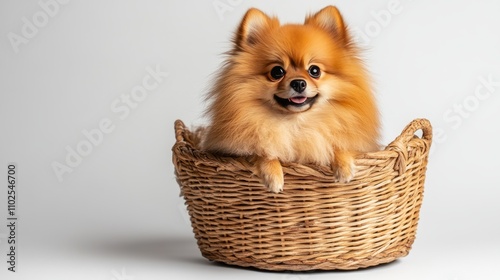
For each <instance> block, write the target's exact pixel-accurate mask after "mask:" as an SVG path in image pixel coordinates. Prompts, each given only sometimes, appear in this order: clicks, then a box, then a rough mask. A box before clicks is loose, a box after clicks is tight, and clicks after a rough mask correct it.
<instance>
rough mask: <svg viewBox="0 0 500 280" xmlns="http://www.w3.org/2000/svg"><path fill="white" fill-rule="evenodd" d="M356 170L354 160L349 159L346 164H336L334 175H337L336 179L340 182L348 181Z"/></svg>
mask: <svg viewBox="0 0 500 280" xmlns="http://www.w3.org/2000/svg"><path fill="white" fill-rule="evenodd" d="M355 173H356V171H355V166H354V162H353V161H351V162H350V163H348V164H342V165H339V166H337V170H336V172H335V176H336V177H337V181H338V182H340V183H349V182H350V181H351V180H352V178H354V175H355Z"/></svg>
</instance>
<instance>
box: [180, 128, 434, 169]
mask: <svg viewBox="0 0 500 280" xmlns="http://www.w3.org/2000/svg"><path fill="white" fill-rule="evenodd" d="M174 129H175V139H176V142H175V144H174V146H173V147H172V150H173V151H175V150H177V149H187V150H189V153H190V154H191V155H192V156H193V157H195V158H200V159H203V160H204V161H205V162H206V163H207V162H208V163H213V164H216V165H221V164H222V165H224V166H225V167H230V168H231V169H233V170H234V171H236V170H248V169H253V165H252V163H251V162H250V160H249V157H244V156H232V155H219V154H213V153H210V152H206V151H203V150H201V149H200V148H198V147H196V144H195V143H193V142H192V141H191V139H189V137H188V134H191V133H194V134H198V133H200V132H199V131H198V129H197V130H194V132H192V131H191V130H190V129H189V128H188V127H187V126H186V125H185V123H184V122H183V121H182V120H180V119H177V120H176V121H175V122H174ZM202 129H203V128H202ZM417 131H422V136H421V137H418V136H417V135H416V132H417ZM432 135H433V134H432V125H431V123H430V121H429V120H428V119H425V118H417V119H414V120H412V121H411V122H410V123H409V124H408V125H406V127H405V128H404V129H403V130H402V131H401V133H400V134H399V135H398V136H397V137H396V138H395V139H394V140H393V141H392V142H390V143H389V144H388V145H386V146H385V147H384V148H383V149H381V150H378V151H375V152H367V153H360V154H357V155H356V157H355V164H356V165H360V164H362V163H363V160H364V159H373V158H380V159H385V158H396V164H395V166H394V168H395V169H396V170H397V171H398V174H399V175H401V174H404V173H405V171H406V162H407V160H408V152H407V147H408V146H409V145H410V142H412V141H418V142H419V143H424V145H426V146H427V150H429V149H430V146H431V144H432ZM173 155H174V156H175V152H174V153H173ZM282 166H283V172H284V173H285V174H297V175H298V174H300V173H302V172H307V173H309V174H315V175H318V176H322V177H323V176H328V177H331V176H334V174H335V171H334V170H332V168H331V166H321V165H315V164H308V163H294V162H282Z"/></svg>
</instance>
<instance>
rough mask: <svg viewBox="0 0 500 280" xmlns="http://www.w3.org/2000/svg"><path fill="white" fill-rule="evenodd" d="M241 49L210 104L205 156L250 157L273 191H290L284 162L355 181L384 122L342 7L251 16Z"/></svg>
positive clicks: (240, 35)
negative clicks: (358, 161)
mask: <svg viewBox="0 0 500 280" xmlns="http://www.w3.org/2000/svg"><path fill="white" fill-rule="evenodd" d="M233 43H234V45H233V48H232V50H231V51H229V52H228V53H227V60H226V61H225V63H224V64H223V67H222V68H221V69H220V72H219V73H218V76H217V79H216V81H215V84H214V85H213V88H212V89H211V91H210V92H209V93H208V96H207V100H208V101H209V106H208V109H207V112H206V113H207V116H208V117H209V119H210V123H209V125H208V127H207V129H206V132H205V135H204V136H203V140H202V143H201V145H202V148H203V149H204V150H206V151H209V152H212V153H221V154H227V155H235V156H251V157H249V158H252V159H253V160H254V161H255V173H256V175H257V176H259V178H260V179H261V181H262V183H263V184H264V185H265V186H266V187H267V188H268V189H269V191H271V192H275V193H277V192H280V191H282V190H283V185H284V175H283V169H282V165H281V163H287V162H295V163H310V164H316V165H331V167H332V168H333V170H335V174H336V179H337V180H338V181H339V182H349V181H350V180H352V178H353V176H354V174H355V165H354V158H355V156H356V154H357V153H363V152H369V151H375V150H377V149H378V147H379V146H378V137H379V118H378V110H377V106H376V103H375V98H374V96H373V94H372V90H371V87H370V82H369V78H368V76H367V72H366V71H365V68H364V66H363V63H362V61H361V60H360V58H359V57H358V49H357V48H356V46H355V45H354V44H353V42H352V40H351V37H350V35H349V32H348V29H347V27H346V25H345V24H344V20H343V18H342V16H341V14H340V12H339V11H338V9H337V8H336V7H333V6H328V7H326V8H324V9H322V10H321V11H319V12H317V13H316V14H314V15H309V16H307V17H306V19H305V22H304V24H286V25H280V23H279V21H278V19H277V18H275V17H269V16H268V15H266V14H265V13H263V12H261V11H260V10H257V9H254V8H252V9H250V10H248V11H247V13H246V14H245V16H244V17H243V20H242V21H241V24H240V25H239V27H238V29H237V31H236V34H235V36H234V39H233Z"/></svg>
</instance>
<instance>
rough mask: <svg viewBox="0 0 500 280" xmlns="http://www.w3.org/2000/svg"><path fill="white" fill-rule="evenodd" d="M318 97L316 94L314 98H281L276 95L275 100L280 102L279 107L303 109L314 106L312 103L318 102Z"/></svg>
mask: <svg viewBox="0 0 500 280" xmlns="http://www.w3.org/2000/svg"><path fill="white" fill-rule="evenodd" d="M317 97H318V95H317V94H316V95H315V96H313V97H306V96H294V97H291V98H281V97H279V96H277V95H274V100H276V102H278V104H279V105H281V106H283V107H285V108H286V107H288V106H294V107H303V106H306V105H312V103H313V102H314V101H315V100H316V98H317Z"/></svg>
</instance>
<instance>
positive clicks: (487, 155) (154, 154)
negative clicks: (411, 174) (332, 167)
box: [0, 0, 500, 280]
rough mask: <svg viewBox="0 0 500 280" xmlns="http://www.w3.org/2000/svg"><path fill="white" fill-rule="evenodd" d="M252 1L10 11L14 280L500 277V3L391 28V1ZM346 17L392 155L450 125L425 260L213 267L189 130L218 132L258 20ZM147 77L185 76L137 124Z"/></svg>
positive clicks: (419, 253)
mask: <svg viewBox="0 0 500 280" xmlns="http://www.w3.org/2000/svg"><path fill="white" fill-rule="evenodd" d="M46 2H50V1H49V0H42V1H41V3H46ZM242 2H243V1H238V0H232V1H230V0H216V1H213V0H210V1H201V0H198V1H194V0H190V1H180V0H177V1H160V0H158V1H152V0H151V1H148V0H146V1H97V0H93V1H77V0H74V1H69V3H67V4H58V9H55V6H52V7H51V9H52V10H50V11H52V12H51V13H52V15H47V13H48V12H44V10H43V8H42V7H41V6H40V4H39V3H38V1H2V2H1V3H0V35H1V37H0V38H1V39H0V131H1V132H0V163H1V164H0V173H1V174H3V175H1V177H2V178H4V181H3V182H2V183H0V187H1V188H0V241H1V242H0V253H1V255H0V260H1V262H0V278H1V279H94V280H95V279H103V280H109V279H136V280H142V279H178V278H174V277H192V276H195V277H197V279H234V278H235V277H239V278H245V279H254V278H255V277H259V278H262V279H426V280H429V279H436V280H437V279H439V280H469V279H500V269H499V267H498V265H499V263H500V239H499V236H500V202H499V200H500V171H499V167H500V164H499V158H500V151H499V149H498V143H499V142H500V134H499V132H500V125H499V120H500V110H499V108H500V35H499V30H500V16H499V14H498V13H499V11H500V2H498V1H495V0H490V1H486V0H484V1H430V0H421V1H410V0H400V1H397V2H396V6H397V7H398V8H397V11H396V12H394V11H393V12H392V13H391V14H390V15H391V16H390V19H389V18H388V17H385V18H383V19H385V20H381V15H382V14H385V15H387V12H385V13H384V12H382V10H386V11H387V10H388V8H387V7H388V5H389V4H390V3H391V1H390V0H377V1H363V2H361V1H347V0H344V1H340V0H339V1H290V0H286V1H285V0H281V1H276V0H274V1H244V3H242ZM397 3H399V4H397ZM329 4H334V5H336V6H338V7H339V9H340V10H341V12H342V13H343V14H344V17H345V20H346V22H347V23H348V24H349V25H350V27H351V29H352V30H354V31H355V32H357V34H359V32H364V33H365V36H367V37H365V38H363V37H359V36H358V40H359V41H360V43H361V45H362V46H363V47H364V49H365V52H364V57H365V60H366V64H367V66H368V68H369V69H370V72H371V73H372V74H373V78H374V80H375V82H376V93H377V98H378V101H379V106H380V111H381V112H382V121H383V141H384V143H388V142H389V141H391V140H392V139H393V138H394V137H395V136H396V135H398V134H399V133H400V131H401V129H402V128H403V127H404V126H405V125H406V124H407V123H409V122H410V121H411V120H412V119H414V118H418V117H425V118H428V119H429V120H431V122H432V124H433V126H434V129H435V132H436V134H435V135H434V139H435V141H434V144H433V145H434V146H433V150H432V155H431V157H430V163H429V166H428V173H427V175H428V176H427V181H426V188H425V197H424V203H423V206H422V211H421V219H420V224H419V228H418V232H417V240H416V242H415V243H414V246H413V249H412V251H411V252H410V255H409V256H408V257H406V258H402V259H400V260H398V261H396V262H394V263H392V264H389V265H385V266H380V267H376V268H372V269H366V270H359V271H352V272H319V273H318V272H315V273H269V272H264V271H256V270H249V269H241V268H236V267H227V266H222V265H218V264H214V263H210V262H209V261H207V260H205V259H203V258H202V257H201V255H200V253H199V251H198V249H197V247H196V243H195V239H194V237H193V234H192V232H191V228H190V225H189V223H188V222H187V220H186V218H187V216H186V212H185V207H184V205H183V200H182V198H180V197H179V188H178V185H177V183H176V182H175V178H174V175H173V166H172V163H171V150H170V149H171V147H172V145H173V144H174V135H173V122H174V120H175V119H182V120H184V121H185V122H186V123H187V124H189V125H192V124H200V123H202V122H203V118H202V112H203V108H204V104H203V93H205V92H206V90H207V88H208V86H209V85H210V83H211V81H212V76H211V75H212V73H213V72H215V71H216V70H217V69H218V67H219V65H220V63H221V62H222V56H221V55H220V54H221V53H223V52H224V51H227V50H228V49H229V48H230V44H229V40H230V38H231V37H232V32H233V31H234V30H235V28H236V26H237V24H238V23H239V21H240V19H241V17H242V16H243V14H244V13H245V11H246V10H247V9H248V8H249V7H251V6H254V7H258V8H260V9H261V10H263V11H265V12H268V13H270V14H275V15H277V16H278V17H279V18H280V19H281V21H282V22H302V21H303V19H304V17H305V15H306V14H308V13H311V12H315V11H317V10H319V9H321V8H322V7H324V6H326V5H329ZM224 5H225V6H224ZM216 6H217V7H219V9H224V7H225V8H226V10H217V9H216ZM43 13H45V18H44V15H43ZM377 15H378V16H377ZM34 16H35V19H34V18H33V17H34ZM377 17H378V22H377ZM23 18H26V20H24V19H23ZM26 22H29V23H26ZM27 24H38V27H37V26H35V28H36V29H37V30H36V31H34V30H32V29H31V30H27V27H24V26H25V25H27ZM23 28H24V29H25V30H24V33H25V34H24V35H23ZM12 34H16V35H17V36H18V37H16V38H17V39H19V37H23V38H24V41H23V43H19V41H15V42H14V43H13V42H12V41H11V38H13V37H12V36H13V35H12ZM25 35H26V36H25ZM28 37H29V38H28ZM366 38H368V39H366ZM16 42H17V43H16ZM16 50H17V52H16ZM148 67H150V68H152V69H155V68H158V69H159V71H160V72H168V77H166V78H164V77H163V78H161V79H159V80H160V82H159V83H158V84H157V86H156V87H155V88H154V89H153V90H150V91H148V92H147V94H146V95H145V96H144V99H143V100H142V101H141V102H136V104H135V106H136V108H135V109H133V110H131V113H130V114H129V115H126V116H125V113H124V112H123V111H122V112H120V113H117V112H115V111H116V107H115V109H112V107H113V104H114V105H115V106H118V105H119V106H124V103H122V101H121V96H125V97H126V96H130V95H131V92H132V90H133V89H134V88H135V87H136V86H141V84H142V81H143V79H144V78H145V77H146V76H148V75H149V74H148V72H147V70H146V69H147V68H148ZM482 80H490V82H491V83H492V84H490V86H489V88H487V87H485V86H484V82H482ZM136 89H137V88H136ZM475 94H476V95H475ZM460 107H461V108H463V111H462V112H461V113H460V112H458V110H459V108H460ZM106 119H107V120H108V121H109V122H111V125H112V126H113V128H114V129H113V130H112V132H110V133H105V134H103V137H102V139H100V141H99V143H98V145H97V146H93V147H92V150H91V151H88V150H87V151H88V155H86V156H84V157H83V158H82V160H81V162H79V163H78V164H75V165H76V166H75V167H74V168H72V170H73V171H72V172H71V173H64V174H63V175H62V181H59V180H58V178H57V176H56V173H55V172H54V170H53V166H52V165H53V164H54V162H58V163H61V164H65V160H66V157H67V155H68V150H67V147H69V148H70V149H73V150H75V149H77V147H78V145H79V144H80V145H83V144H81V143H82V141H85V140H86V138H85V136H84V135H83V133H82V131H84V130H86V131H95V129H98V128H99V123H100V122H102V121H103V120H104V121H105V120H106ZM8 162H16V163H17V164H18V171H19V173H18V192H19V195H18V199H19V201H18V205H17V207H18V208H17V214H18V216H19V221H18V236H17V237H18V252H17V254H18V267H17V269H18V272H16V273H11V272H8V271H7V263H6V262H5V260H6V254H7V240H6V238H7V227H6V224H7V221H6V215H7V197H6V196H7V195H6V194H7V183H6V181H5V178H6V173H7V163H8Z"/></svg>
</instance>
